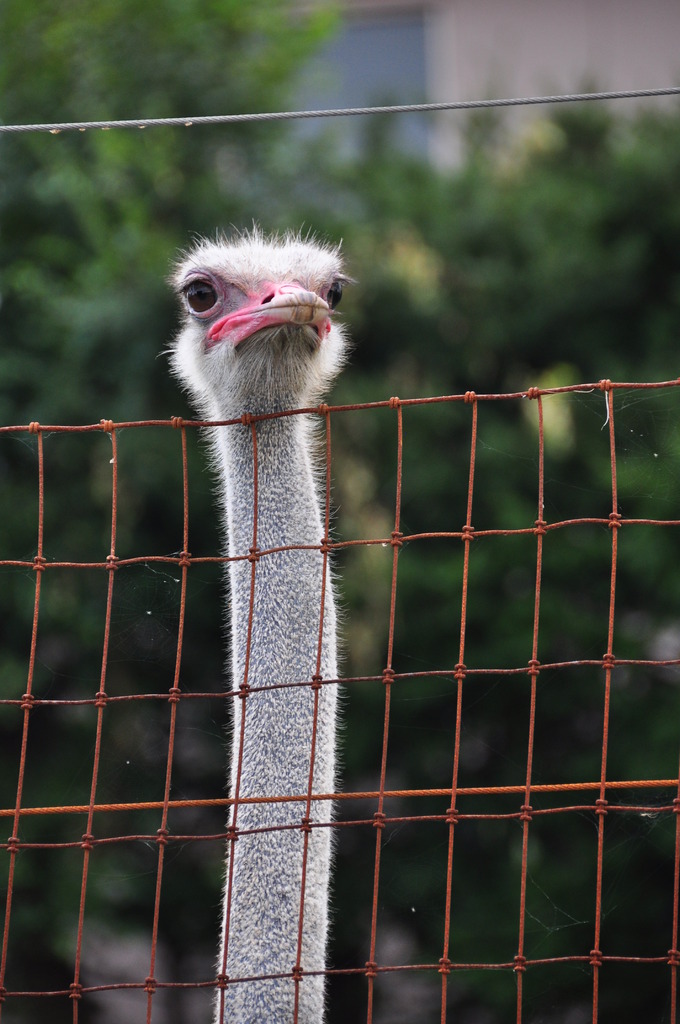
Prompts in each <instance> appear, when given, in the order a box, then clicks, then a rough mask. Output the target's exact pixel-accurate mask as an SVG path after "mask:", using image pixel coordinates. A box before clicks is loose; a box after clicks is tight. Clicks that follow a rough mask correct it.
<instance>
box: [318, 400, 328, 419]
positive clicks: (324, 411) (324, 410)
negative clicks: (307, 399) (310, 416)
mask: <svg viewBox="0 0 680 1024" xmlns="http://www.w3.org/2000/svg"><path fill="white" fill-rule="evenodd" d="M316 411H317V412H318V414H319V416H327V415H328V406H327V405H326V403H325V402H322V403H321V405H318V406H317V407H316Z"/></svg>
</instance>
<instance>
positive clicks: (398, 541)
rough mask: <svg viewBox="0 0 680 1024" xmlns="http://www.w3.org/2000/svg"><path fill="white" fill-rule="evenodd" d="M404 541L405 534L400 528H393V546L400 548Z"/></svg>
mask: <svg viewBox="0 0 680 1024" xmlns="http://www.w3.org/2000/svg"><path fill="white" fill-rule="evenodd" d="M403 543H404V534H403V533H401V532H400V531H399V530H392V533H391V534H390V544H391V545H392V547H393V548H400V547H401V546H402V544H403Z"/></svg>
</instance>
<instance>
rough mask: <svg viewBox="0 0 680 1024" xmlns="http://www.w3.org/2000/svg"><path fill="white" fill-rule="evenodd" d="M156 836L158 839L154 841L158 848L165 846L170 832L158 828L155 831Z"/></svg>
mask: <svg viewBox="0 0 680 1024" xmlns="http://www.w3.org/2000/svg"><path fill="white" fill-rule="evenodd" d="M156 835H157V836H158V838H157V840H156V842H157V843H158V845H159V846H167V842H168V836H169V835H170V832H169V831H168V829H167V828H159V829H158V830H157V831H156Z"/></svg>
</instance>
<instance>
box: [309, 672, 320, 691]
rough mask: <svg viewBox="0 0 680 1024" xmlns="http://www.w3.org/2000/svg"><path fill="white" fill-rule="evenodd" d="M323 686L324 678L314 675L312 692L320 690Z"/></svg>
mask: <svg viewBox="0 0 680 1024" xmlns="http://www.w3.org/2000/svg"><path fill="white" fill-rule="evenodd" d="M322 685H323V676H320V675H313V676H312V682H311V688H312V690H320V689H321V687H322Z"/></svg>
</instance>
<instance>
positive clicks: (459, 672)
mask: <svg viewBox="0 0 680 1024" xmlns="http://www.w3.org/2000/svg"><path fill="white" fill-rule="evenodd" d="M466 672H467V665H464V664H463V662H462V661H459V662H458V664H457V665H456V670H455V672H454V674H453V678H454V679H456V680H457V681H458V682H459V683H462V682H463V680H464V679H465V674H466Z"/></svg>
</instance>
